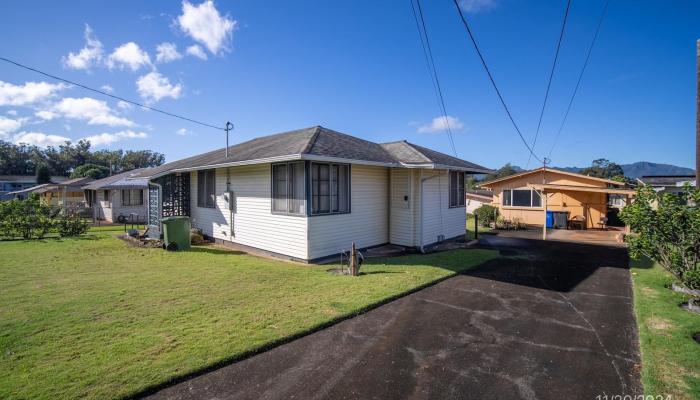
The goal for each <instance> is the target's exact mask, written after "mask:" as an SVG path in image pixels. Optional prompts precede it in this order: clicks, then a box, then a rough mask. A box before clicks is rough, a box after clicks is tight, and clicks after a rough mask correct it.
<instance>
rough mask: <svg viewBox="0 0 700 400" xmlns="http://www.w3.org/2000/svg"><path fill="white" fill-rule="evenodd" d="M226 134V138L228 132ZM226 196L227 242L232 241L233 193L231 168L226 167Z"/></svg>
mask: <svg viewBox="0 0 700 400" xmlns="http://www.w3.org/2000/svg"><path fill="white" fill-rule="evenodd" d="M226 134H227V137H228V132H227V133H226ZM227 141H228V139H227ZM227 145H228V142H227ZM227 148H228V147H227ZM226 196H228V217H229V218H228V229H229V235H228V237H229V240H231V241H233V192H231V167H226Z"/></svg>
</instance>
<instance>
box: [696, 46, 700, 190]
mask: <svg viewBox="0 0 700 400" xmlns="http://www.w3.org/2000/svg"><path fill="white" fill-rule="evenodd" d="M696 85H697V86H696V90H697V94H696V95H695V103H696V105H695V187H697V188H700V39H698V41H697V84H696Z"/></svg>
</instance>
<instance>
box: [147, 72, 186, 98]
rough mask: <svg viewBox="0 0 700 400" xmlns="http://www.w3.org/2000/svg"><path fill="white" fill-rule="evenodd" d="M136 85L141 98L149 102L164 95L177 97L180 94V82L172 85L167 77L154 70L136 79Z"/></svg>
mask: <svg viewBox="0 0 700 400" xmlns="http://www.w3.org/2000/svg"><path fill="white" fill-rule="evenodd" d="M136 87H137V89H138V92H139V95H140V96H141V98H143V99H144V100H146V101H147V102H151V103H155V102H157V101H159V100H160V99H162V98H165V97H171V98H173V99H177V98H179V97H180V95H181V94H182V85H181V84H179V83H178V84H177V85H173V84H171V83H170V81H169V80H168V78H166V77H164V76H163V75H161V74H159V73H158V72H155V71H154V72H151V73H148V74H146V75H143V76H141V77H140V78H139V79H138V80H137V81H136Z"/></svg>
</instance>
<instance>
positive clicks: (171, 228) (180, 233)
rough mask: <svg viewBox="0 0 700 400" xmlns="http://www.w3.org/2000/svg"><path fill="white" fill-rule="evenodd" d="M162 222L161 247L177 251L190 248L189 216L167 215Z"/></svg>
mask: <svg viewBox="0 0 700 400" xmlns="http://www.w3.org/2000/svg"><path fill="white" fill-rule="evenodd" d="M161 222H162V223H163V240H164V243H163V247H164V248H165V249H166V250H170V251H177V250H186V249H189V248H190V217H167V218H163V220H162V221H161Z"/></svg>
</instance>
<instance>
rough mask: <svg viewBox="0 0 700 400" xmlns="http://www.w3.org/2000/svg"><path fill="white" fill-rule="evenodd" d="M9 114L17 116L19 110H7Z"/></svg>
mask: <svg viewBox="0 0 700 400" xmlns="http://www.w3.org/2000/svg"><path fill="white" fill-rule="evenodd" d="M7 115H12V116H13V117H15V116H17V110H7Z"/></svg>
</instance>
